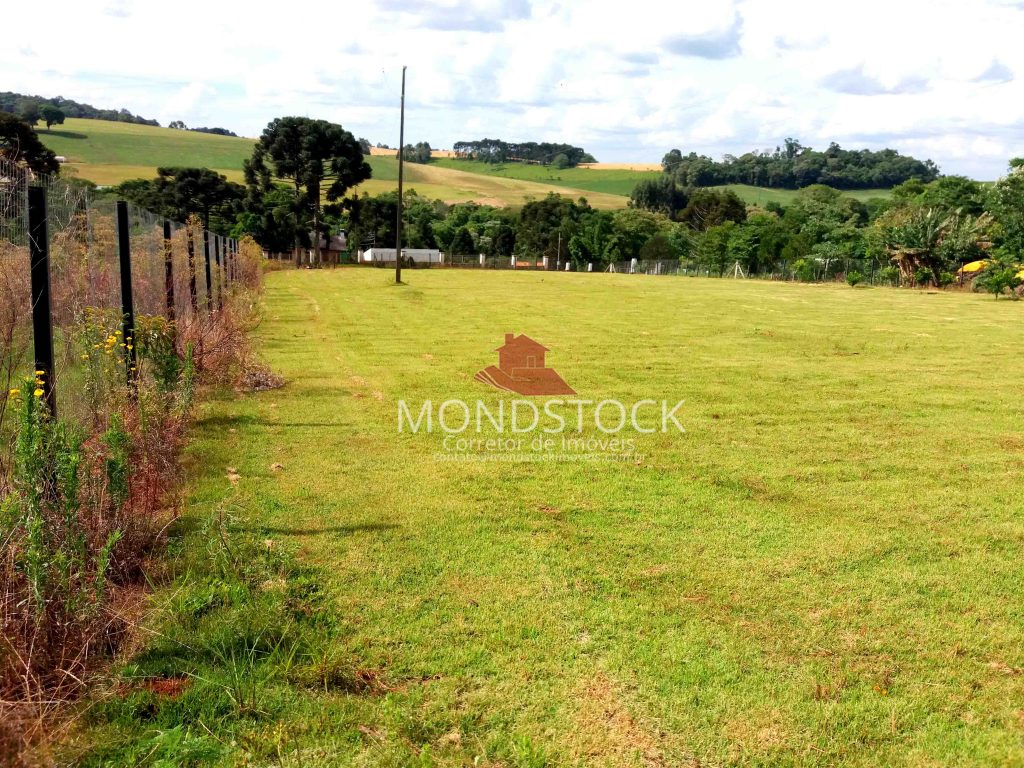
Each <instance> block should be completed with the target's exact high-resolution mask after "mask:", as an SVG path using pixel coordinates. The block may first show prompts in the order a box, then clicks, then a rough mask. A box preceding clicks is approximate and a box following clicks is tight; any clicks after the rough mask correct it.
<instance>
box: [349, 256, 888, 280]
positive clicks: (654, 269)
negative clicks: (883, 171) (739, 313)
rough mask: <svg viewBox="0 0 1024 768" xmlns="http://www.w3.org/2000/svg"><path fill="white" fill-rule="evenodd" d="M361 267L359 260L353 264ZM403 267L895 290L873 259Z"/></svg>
mask: <svg viewBox="0 0 1024 768" xmlns="http://www.w3.org/2000/svg"><path fill="white" fill-rule="evenodd" d="M358 263H359V264H363V261H362V260H358ZM372 266H375V267H378V268H381V267H383V268H387V267H393V266H394V261H393V260H392V261H391V262H389V263H384V262H375V263H373V264H372ZM404 266H405V267H408V268H420V269H426V268H439V267H440V268H454V269H502V270H534V271H544V272H606V273H614V274H624V275H659V276H660V275H669V276H683V277H717V278H726V279H758V280H780V281H791V282H808V283H815V282H836V281H845V280H847V279H848V278H849V277H850V276H851V275H852V276H854V277H855V279H856V281H857V282H859V283H864V284H866V285H898V284H899V282H900V276H899V270H898V269H896V268H895V267H893V266H892V265H891V264H889V263H888V262H885V261H881V260H879V259H872V258H861V259H856V258H816V257H810V256H809V257H807V258H804V259H798V260H795V261H785V262H777V263H774V264H767V265H758V266H756V267H753V268H752V267H750V266H749V265H744V264H742V263H740V262H738V261H726V262H722V263H715V264H709V263H706V262H701V261H699V260H696V259H686V258H683V259H661V260H643V259H631V260H624V261H613V262H580V261H574V260H569V259H567V260H562V259H557V258H553V257H550V256H549V257H543V256H539V257H538V256H526V255H517V256H487V255H485V254H444V253H442V254H441V258H440V262H438V263H430V264H425V263H416V262H413V261H412V260H410V261H408V262H407V263H406V264H405V265H404Z"/></svg>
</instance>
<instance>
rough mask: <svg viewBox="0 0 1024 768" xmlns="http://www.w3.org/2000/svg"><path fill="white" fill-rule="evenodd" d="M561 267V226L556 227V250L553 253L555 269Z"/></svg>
mask: <svg viewBox="0 0 1024 768" xmlns="http://www.w3.org/2000/svg"><path fill="white" fill-rule="evenodd" d="M561 268H562V228H561V227H559V228H558V251H557V252H556V253H555V269H561Z"/></svg>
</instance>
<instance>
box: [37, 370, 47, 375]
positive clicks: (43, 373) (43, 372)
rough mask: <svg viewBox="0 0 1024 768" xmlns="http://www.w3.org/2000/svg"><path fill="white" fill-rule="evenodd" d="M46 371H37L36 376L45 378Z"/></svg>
mask: <svg viewBox="0 0 1024 768" xmlns="http://www.w3.org/2000/svg"><path fill="white" fill-rule="evenodd" d="M45 375H46V371H36V376H45Z"/></svg>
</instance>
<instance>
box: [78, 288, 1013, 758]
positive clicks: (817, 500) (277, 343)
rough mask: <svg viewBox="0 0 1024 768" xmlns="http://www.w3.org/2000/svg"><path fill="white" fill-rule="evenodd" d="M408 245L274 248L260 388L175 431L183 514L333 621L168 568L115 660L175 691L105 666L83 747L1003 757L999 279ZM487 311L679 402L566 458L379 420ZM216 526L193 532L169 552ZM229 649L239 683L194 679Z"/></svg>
mask: <svg viewBox="0 0 1024 768" xmlns="http://www.w3.org/2000/svg"><path fill="white" fill-rule="evenodd" d="M405 275H406V278H407V280H408V283H409V284H408V285H406V286H402V287H395V286H392V285H390V284H389V277H390V276H389V274H388V273H386V272H383V271H378V270H372V269H363V270H359V269H347V270H339V271H334V272H305V271H301V272H299V271H289V272H281V273H274V274H271V275H269V276H268V280H267V285H266V294H265V319H264V322H263V324H262V325H261V327H260V328H259V330H258V332H257V339H258V342H259V345H260V349H261V351H262V354H263V356H264V358H265V360H266V361H267V362H269V363H270V364H271V366H273V368H274V369H275V370H277V371H278V372H280V373H281V374H283V375H284V376H285V377H286V379H287V381H288V383H287V385H286V386H285V387H284V388H283V389H279V390H275V391H271V392H264V393H260V394H256V395H245V396H242V395H239V396H235V397H227V398H222V399H220V400H217V401H214V402H212V403H209V404H208V405H206V406H205V407H204V408H203V411H202V413H201V418H200V422H199V426H198V428H197V430H196V435H195V440H194V443H193V445H192V447H191V449H190V454H189V469H190V472H191V473H193V475H194V477H193V478H192V481H191V483H190V497H189V498H190V506H189V507H188V518H187V519H188V520H191V521H192V523H193V524H195V525H199V524H200V522H201V521H203V520H209V519H211V518H213V517H215V516H217V515H220V516H221V517H222V518H223V516H224V515H225V514H230V515H231V516H232V520H233V522H232V523H231V525H232V526H233V528H232V530H233V531H234V533H233V534H232V535H239V536H244V535H248V536H250V537H251V538H252V539H253V540H254V541H256V542H257V543H259V542H262V541H263V540H264V539H266V540H267V543H266V544H263V545H259V546H265V547H266V548H267V550H268V551H277V550H278V549H281V550H285V551H292V552H295V553H296V556H297V558H298V561H299V563H301V564H302V566H303V567H304V568H306V569H308V572H307V571H304V572H303V573H304V575H303V576H302V579H303V581H302V582H301V583H302V584H303V585H308V584H314V583H315V584H316V589H315V590H313V591H314V592H316V593H317V594H319V595H321V597H322V598H323V599H324V600H325V601H326V603H325V604H326V605H327V606H328V607H329V611H330V613H331V615H332V616H333V619H332V621H331V622H330V623H329V624H318V623H315V622H314V623H312V624H310V625H309V626H308V627H307V629H306V630H303V631H305V632H307V633H308V635H309V637H311V638H313V639H312V640H310V641H309V643H311V644H312V645H309V644H307V645H303V646H302V650H300V651H296V652H294V653H290V654H287V655H285V656H282V655H281V654H280V653H279V652H278V650H277V649H278V648H280V647H281V646H280V645H275V646H274V648H273V649H271V650H265V649H262V650H259V651H258V652H257V651H253V653H252V654H251V655H247V650H246V649H247V648H248V645H247V644H249V643H251V644H252V647H253V648H257V647H260V648H262V646H260V642H261V638H263V637H265V636H267V635H268V634H270V635H273V628H272V627H268V629H267V630H266V631H264V630H263V629H260V630H259V631H257V629H255V627H257V626H259V627H262V626H264V625H265V624H266V625H269V623H271V622H268V620H267V619H266V618H265V616H264V617H263V618H260V616H261V615H260V614H257V613H253V612H251V611H250V612H248V613H247V612H245V611H242V612H240V613H238V614H237V615H234V618H232V619H231V620H230V621H227V620H219V619H217V618H216V616H217V615H218V614H217V613H216V611H217V610H221V609H220V608H217V607H216V606H222V605H230V604H231V599H230V598H222V597H217V596H218V595H220V594H221V593H220V592H219V591H218V590H221V591H227V592H230V590H229V589H228V588H227V587H223V586H217V584H223V583H224V581H223V580H224V579H226V578H227V577H225V576H223V575H221V576H218V577H217V579H220V581H218V580H217V579H212V577H209V578H208V577H203V578H205V579H207V581H210V583H212V584H213V586H209V585H208V584H207V581H204V580H203V579H202V578H198V577H197V576H195V574H194V573H193V572H192V571H191V570H187V569H186V570H184V571H182V572H179V573H178V575H177V577H176V578H177V580H176V581H174V582H172V583H171V584H170V585H168V586H166V587H162V588H161V590H160V591H159V592H158V596H157V604H158V605H159V606H161V608H160V611H158V617H159V621H157V623H156V624H155V626H156V627H157V628H158V629H159V631H160V632H161V633H163V634H164V635H170V634H172V633H173V631H176V630H174V629H173V628H174V627H175V626H178V625H183V624H184V623H188V622H192V623H191V624H188V626H189V632H190V633H191V634H189V635H188V638H189V639H188V640H187V648H186V649H179V650H178V651H177V652H174V653H176V654H177V655H174V653H172V651H170V650H167V648H164V649H163V651H160V648H163V646H161V645H160V643H161V642H162V641H161V640H160V639H159V638H158V637H157V636H156V635H154V636H153V637H154V639H153V640H150V641H148V642H149V645H150V646H151V647H150V649H149V650H142V651H140V655H139V656H138V657H137V658H136V660H135V661H134V664H135V665H136V666H133V667H131V668H130V669H131V670H132V673H133V674H150V675H153V674H158V675H174V674H178V675H181V674H184V675H191V676H192V679H193V688H192V689H191V693H186V694H185V696H183V697H181V698H177V699H174V698H171V697H160V696H155V695H149V694H139V696H141V697H142V698H138V699H130V700H128V701H126V700H124V698H123V697H124V693H123V688H117V687H114V688H112V690H113V693H109V694H108V695H107V699H106V700H105V701H106V703H104V704H103V705H101V706H98V707H93V708H92V710H91V711H92V715H91V717H92V720H89V721H87V722H89V723H90V726H89V727H90V728H91V730H88V731H86V732H85V737H83V738H85V739H86V741H88V740H90V739H91V740H92V743H93V744H94V745H98V746H96V747H94V749H95V751H94V752H93V753H92V754H93V757H92V758H91V760H92V762H91V764H97V765H98V764H101V763H102V761H103V760H104V759H105V760H108V761H112V762H110V764H116V761H117V759H119V757H120V758H124V755H126V754H131V755H132V761H139V760H141V761H140V762H133V764H152V763H153V761H154V760H155V759H156V758H154V755H157V756H167V755H172V756H173V755H175V754H177V755H179V758H180V754H185V753H184V752H182V753H175V752H174V751H173V749H172V750H171V751H170V752H168V751H167V750H168V749H171V748H169V747H168V748H165V747H160V746H159V744H158V745H157V746H154V747H153V748H152V749H150V747H149V746H145V747H144V748H143V747H138V745H139V744H143V745H149V744H151V743H157V742H159V740H161V739H163V740H165V741H166V738H167V737H166V733H168V732H173V733H176V734H177V736H175V738H176V739H181V738H184V739H185V741H186V742H187V739H188V738H191V739H192V740H193V741H192V742H191V743H192V744H193V746H196V745H197V744H198V745H199V746H196V749H197V750H198V751H197V752H194V753H189V754H200V755H205V757H203V758H202V760H199V761H198V762H195V763H194V764H197V765H199V764H203V765H206V764H220V765H235V764H258V765H268V764H280V765H296V766H297V765H304V766H309V765H318V766H319V765H325V766H326V765H332V766H333V765H395V766H398V765H412V764H417V765H445V766H455V765H474V764H476V765H492V766H498V765H503V766H513V765H514V766H541V765H552V766H554V765H577V766H589V765H609V766H611V765H648V766H649V765H654V766H661V765H664V766H670V765H681V764H687V765H688V764H693V765H698V764H699V765H734V764H735V765H819V766H833V765H857V766H878V765H908V766H933V765H977V766H982V765H1012V764H1016V765H1020V764H1022V763H1024V673H1022V668H1024V573H1022V569H1021V550H1022V544H1024V522H1022V520H1021V515H1022V512H1024V509H1022V506H1024V505H1022V503H1021V497H1020V482H1021V472H1022V470H1024V421H1022V410H1021V399H1020V393H1021V390H1020V382H1021V380H1022V377H1024V359H1022V356H1021V355H1020V339H1021V333H1020V328H1021V321H1022V319H1024V314H1022V310H1024V307H1022V306H1021V305H1019V304H1014V303H1011V302H1008V301H1002V302H995V301H993V300H992V299H991V298H985V297H981V296H975V295H968V294H956V293H942V294H937V293H924V292H916V291H907V290H895V289H851V288H849V287H847V286H841V285H797V284H777V283H762V282H746V281H733V280H702V279H692V278H669V277H641V276H627V275H607V274H593V275H587V274H540V273H508V272H501V273H498V272H468V271H466V272H456V271H430V272H428V271H416V270H413V271H408V272H406V273H405ZM509 331H515V332H517V333H525V334H528V335H529V336H531V337H533V338H535V339H537V340H538V341H540V342H542V343H543V344H545V345H546V346H547V347H549V348H550V349H551V352H549V357H548V363H549V365H551V366H552V367H554V368H556V369H557V370H558V371H559V373H560V374H562V376H563V377H564V378H565V379H566V380H567V381H568V382H569V383H570V384H571V385H572V386H573V387H574V388H575V389H576V391H577V392H578V395H579V397H581V398H585V399H588V400H595V401H597V400H602V399H606V398H618V399H621V400H624V401H628V402H631V401H635V400H639V399H643V398H651V399H656V400H661V399H667V400H670V401H673V402H674V401H676V400H679V399H684V400H685V401H686V403H685V405H684V406H683V408H682V409H681V410H680V412H679V413H680V416H681V418H680V421H682V423H683V425H684V426H685V427H686V430H687V431H686V433H685V434H678V433H676V434H670V435H660V434H655V435H641V436H639V437H637V453H638V454H642V458H637V459H636V460H632V461H628V462H621V463H590V464H584V463H557V462H548V463H505V462H493V463H483V462H480V463H454V462H446V461H440V460H438V459H437V458H436V456H435V454H436V453H437V452H439V451H442V436H441V435H436V434H435V435H426V434H418V435H411V434H408V433H404V434H398V433H397V428H396V424H397V402H398V400H399V399H404V400H406V401H407V402H412V403H418V402H420V401H422V400H423V399H432V400H433V401H434V402H435V403H437V402H439V401H443V400H446V399H449V398H462V399H465V400H469V401H475V400H477V399H483V400H484V401H485V402H487V403H488V404H490V405H491V406H494V407H496V404H497V403H498V402H499V401H500V400H502V399H506V400H507V399H509V398H511V396H509V397H508V398H503V395H502V393H500V392H499V391H498V390H492V389H489V388H487V387H486V386H485V385H483V384H480V383H478V382H476V381H474V379H473V375H474V374H475V373H476V372H477V371H478V370H480V369H482V368H484V367H486V366H488V365H491V364H494V363H496V362H497V359H496V353H495V352H494V350H495V348H496V347H498V346H499V345H500V344H501V343H502V341H503V335H504V333H506V332H509ZM588 435H592V436H593V435H597V432H596V430H594V429H593V427H589V428H588ZM275 464H276V465H280V466H277V467H274V468H272V466H273V465H275ZM229 466H230V467H232V468H234V469H235V470H236V471H237V476H235V477H234V478H233V480H234V481H235V482H236V483H237V485H234V484H233V483H232V479H229V478H228V477H227V476H226V475H227V474H229V473H228V469H227V468H228V467H229ZM225 510H227V512H225ZM217 530H220V529H217ZM217 538H218V537H217V536H216V535H214V534H212V533H210V532H209V529H207V530H206V531H205V532H203V531H202V530H201V529H200V532H199V533H196V532H193V533H186V534H185V539H183V542H185V544H184V545H182V546H183V547H184V549H186V550H189V551H191V553H192V554H191V555H188V557H187V558H186V559H188V558H191V562H192V563H193V565H194V567H195V568H197V569H199V570H201V566H199V565H195V564H196V563H199V561H201V560H202V559H203V558H205V557H206V556H207V547H216V546H218V545H217V544H216V541H217ZM226 541H229V539H226ZM225 546H228V545H225ZM243 559H244V558H243ZM189 574H192V575H191V576H190V575H189ZM263 578H265V577H264V576H259V577H258V578H256V577H254V580H253V583H255V584H259V583H262V582H261V581H260V580H261V579H263ZM266 578H268V581H266V582H265V584H264V587H263V588H262V589H263V590H264V591H263V592H261V593H260V594H274V590H276V589H279V588H280V589H285V587H278V586H275V584H276V583H277V582H275V581H274V580H273V579H272V578H270V577H266ZM289 578H292V577H291V576H289ZM197 584H198V586H197ZM287 589H288V590H292V586H288V587H287ZM309 591H310V590H309V589H307V588H306V587H305V586H303V587H302V589H300V590H299V592H301V594H303V595H306V594H307V593H308V592H309ZM210 594H213V595H214V596H215V597H210V596H209V595H210ZM231 594H234V593H231ZM288 594H289V595H291V594H292V591H289V592H288ZM195 595H205V597H203V600H205V601H206V602H202V600H201V601H200V603H201V605H203V606H207V605H213V606H214V607H213V608H203V611H204V612H203V613H201V614H200V613H198V612H197V611H196V609H195V608H194V604H193V603H192V602H189V601H191V600H193V598H194V596H195ZM260 599H263V598H260ZM289 599H291V598H289ZM296 604H297V605H299V606H300V608H301V606H302V605H305V603H303V602H302V601H299V602H298V603H296ZM289 605H291V603H289ZM189 606H192V607H189ZM321 608H322V606H321ZM296 610H299V609H296ZM318 610H320V609H318ZM205 611H210V612H209V613H206V612H205ZM193 613H195V614H196V615H197V616H199V617H198V618H196V617H193ZM299 613H303V611H302V610H299ZM306 613H308V611H307V612H306ZM186 614H187V616H189V617H192V618H187V619H186V618H181V617H182V616H185V615H186ZM289 615H290V614H289ZM211 617H212V618H211ZM300 618H301V617H300ZM289 621H291V619H289ZM204 622H213V623H204ZM217 622H220V623H217ZM328 626H329V630H328V629H320V628H319V627H328ZM318 633H319V634H318ZM182 636H184V635H182ZM214 636H215V637H216V638H217V640H216V643H214V641H213V640H212V639H211V638H213V637H214ZM254 638H255V639H254ZM316 638H319V640H317V639H316ZM282 642H283V641H282ZM232 643H234V644H232ZM318 643H319V644H318ZM154 644H155V647H156V649H157V650H154V649H153V646H154ZM144 645H145V644H144ZM207 645H209V646H211V647H216V648H217V649H220V650H217V651H216V653H208V654H207V653H206V652H204V651H202V649H203V648H206V647H207ZM310 647H312V648H315V649H316V650H315V651H310V650H309V649H310ZM229 651H230V652H229ZM161 653H162V654H163V655H161ZM169 654H170V655H169ZM204 654H205V655H204ZM275 654H276V655H275ZM317 654H319V655H317ZM172 656H173V659H172V658H171V657H172ZM257 656H258V657H259V659H268V660H270V661H268V663H265V664H256V663H253V664H252V665H250V666H251V671H250V672H249V673H247V674H249V677H247V678H246V679H251V680H253V681H255V683H254V685H256V686H258V687H259V689H260V690H259V692H258V693H253V694H252V702H250V703H247V704H245V705H244V706H243V705H242V704H240V703H238V700H244V701H246V702H249V700H248V699H247V698H245V697H244V696H243V695H242V694H239V693H238V692H237V689H238V685H237V682H232V680H236V678H223V677H217V675H225V674H228V673H227V672H225V670H226V669H227V670H237V669H238V668H239V663H240V662H239V661H238V660H239V659H250V658H256V657H257ZM313 656H316V658H317V659H321V657H322V660H315V661H311V660H310V658H311V657H313ZM175 665H176V666H175ZM318 665H319V666H318ZM242 666H243V668H244V669H250V667H245V666H244V665H242ZM310 667H312V668H316V669H319V670H320V672H319V673H317V674H316V675H313V677H314V678H315V679H316V680H318V681H320V682H317V683H313V684H303V683H302V682H301V681H302V680H306V679H307V678H308V675H305V673H303V674H296V672H295V669H297V668H301V669H307V668H310ZM324 670H326V671H324ZM232 674H236V677H237V673H234V672H233V673H232ZM225 679H226V680H227V682H217V681H221V680H225ZM211 680H212V681H214V682H210V681H211ZM204 681H205V682H204ZM296 681H299V682H296ZM207 683H209V686H207V687H204V686H206V684H207ZM218 686H219V687H218ZM221 688H223V689H225V690H228V691H231V690H233V689H234V690H235V693H229V694H223V693H218V692H219V691H220V690H221ZM190 696H191V698H190ZM218 696H219V697H220V698H218ZM97 713H99V714H97ZM175 729H178V730H175ZM183 734H184V735H183ZM186 737H187V738H186ZM159 743H160V744H162V743H163V742H159ZM176 743H177V742H176ZM132 745H135V746H132ZM204 745H205V746H204ZM200 747H202V748H200ZM136 748H137V749H138V751H137V752H131V750H132V749H136ZM176 748H177V747H175V749H176ZM204 748H205V749H207V751H206V752H203V749H204ZM119 750H121V751H119ZM147 756H148V757H147ZM167 759H170V758H167ZM146 760H149V763H147V762H146ZM87 764H90V763H88V762H87ZM172 764H176V765H178V764H181V765H185V764H189V763H188V761H187V760H186V759H184V758H180V759H178V761H177V762H174V763H172Z"/></svg>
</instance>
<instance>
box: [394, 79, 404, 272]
mask: <svg viewBox="0 0 1024 768" xmlns="http://www.w3.org/2000/svg"><path fill="white" fill-rule="evenodd" d="M404 149H405V67H404V66H403V67H402V112H401V117H400V119H399V128H398V223H397V224H396V225H395V284H396V285H397V284H399V283H401V282H402V152H403V151H404Z"/></svg>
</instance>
